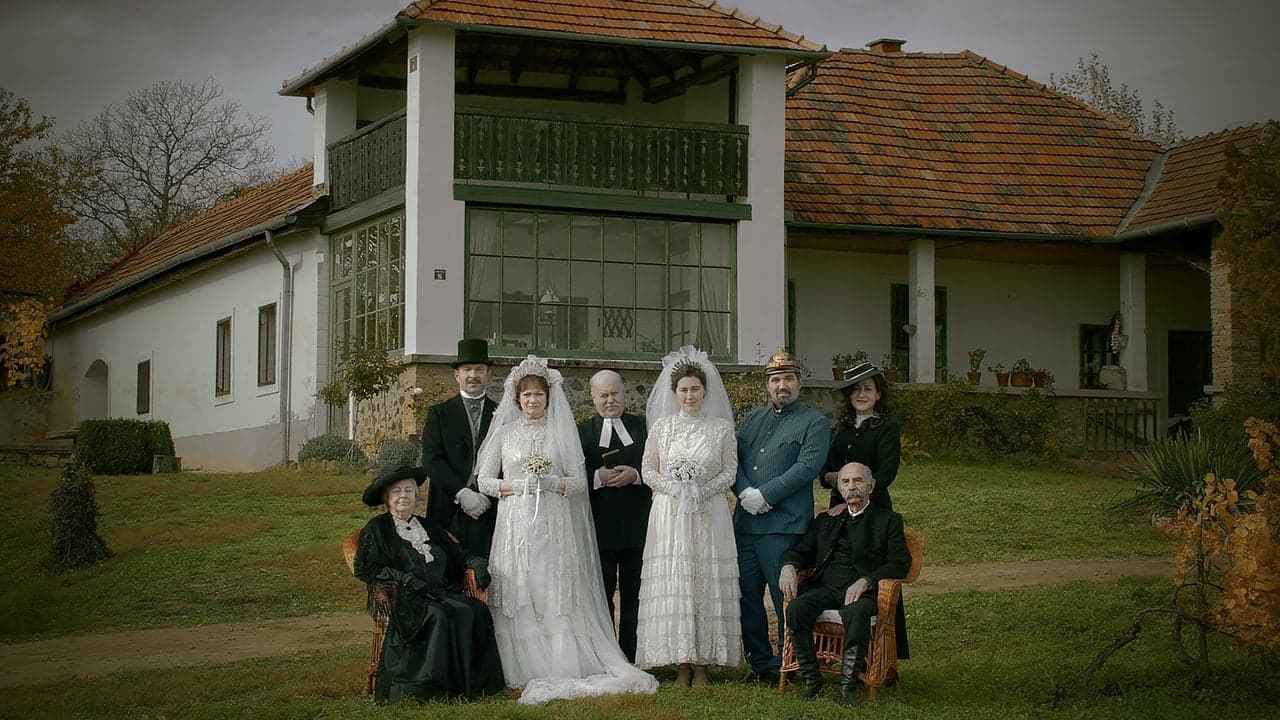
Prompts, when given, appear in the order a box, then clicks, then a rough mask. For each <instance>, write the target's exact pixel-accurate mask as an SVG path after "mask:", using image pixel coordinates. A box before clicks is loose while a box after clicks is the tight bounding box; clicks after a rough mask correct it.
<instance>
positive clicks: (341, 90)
mask: <svg viewBox="0 0 1280 720" xmlns="http://www.w3.org/2000/svg"><path fill="white" fill-rule="evenodd" d="M311 107H312V109H313V110H315V113H316V114H315V116H314V117H313V118H312V120H311V159H312V160H313V161H314V168H315V169H314V172H313V176H314V178H315V184H316V185H317V186H318V185H323V184H325V183H326V182H328V181H329V152H328V147H329V143H331V142H333V141H334V140H337V139H338V138H341V137H345V136H347V135H350V134H351V133H353V132H355V131H356V83H355V81H354V80H326V81H325V82H323V83H321V84H320V85H319V86H318V87H317V88H316V96H315V99H314V100H313V101H312V103H311Z"/></svg>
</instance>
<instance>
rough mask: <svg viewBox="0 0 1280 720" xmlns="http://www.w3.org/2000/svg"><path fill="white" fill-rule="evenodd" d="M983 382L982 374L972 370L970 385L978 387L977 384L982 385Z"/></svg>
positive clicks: (970, 372)
mask: <svg viewBox="0 0 1280 720" xmlns="http://www.w3.org/2000/svg"><path fill="white" fill-rule="evenodd" d="M981 382H982V373H980V372H977V371H975V370H970V371H969V384H970V385H977V384H979V383H981Z"/></svg>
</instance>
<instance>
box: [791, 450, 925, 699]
mask: <svg viewBox="0 0 1280 720" xmlns="http://www.w3.org/2000/svg"><path fill="white" fill-rule="evenodd" d="M875 484H876V481H875V478H873V477H872V476H871V468H869V467H867V466H866V465H863V464H862V463H857V462H851V463H848V464H847V465H845V466H844V467H842V468H840V474H839V478H838V480H837V483H836V490H837V491H838V492H839V493H840V495H841V497H843V498H844V500H845V502H846V503H848V507H847V509H846V510H845V511H844V512H842V513H839V514H838V515H834V516H833V515H830V514H828V513H823V514H821V515H819V516H818V517H817V518H815V519H814V521H813V525H812V526H811V527H810V528H809V532H807V533H806V534H805V536H804V537H803V538H802V539H801V540H800V542H798V543H796V545H795V546H794V547H792V548H791V549H790V550H788V551H786V552H784V553H783V554H782V572H781V574H780V576H779V579H778V585H779V586H780V587H781V589H782V592H783V595H784V596H786V597H787V598H788V599H790V600H791V604H790V606H789V607H788V608H787V629H788V630H790V631H791V633H792V636H791V643H792V647H793V648H794V649H795V656H796V662H797V663H798V664H799V665H800V677H801V679H803V680H804V687H805V695H806V697H810V698H813V697H817V696H818V694H819V693H821V692H822V675H821V674H820V673H819V672H818V656H817V653H816V652H815V651H814V647H813V634H812V633H813V625H814V623H815V622H816V621H817V619H818V616H819V615H821V614H822V612H823V611H824V610H836V609H838V610H839V611H840V618H841V620H842V621H843V622H844V657H843V661H842V662H841V668H840V702H841V703H842V704H845V705H851V704H853V702H854V692H855V690H856V688H857V686H858V685H861V684H862V683H861V681H860V680H859V679H858V674H859V673H860V672H862V669H863V665H864V663H865V662H866V657H867V643H868V641H869V640H870V638H871V618H872V616H874V615H875V614H876V593H877V583H879V581H880V580H881V579H883V578H901V577H904V576H905V575H906V574H907V571H908V570H909V569H910V567H911V554H910V551H908V550H907V541H906V537H905V536H904V535H903V529H902V516H901V515H899V514H898V513H896V512H894V511H892V510H889V509H886V508H883V507H880V506H877V505H872V504H870V503H869V502H868V498H870V497H871V492H872V490H873V489H874V488H875ZM796 568H813V574H812V575H811V576H809V579H808V580H806V581H805V582H804V585H803V586H800V587H797V582H796ZM898 619H899V621H901V620H902V619H903V614H902V613H901V612H899V613H898ZM898 637H899V646H898V649H899V652H898V655H899V657H906V653H905V648H906V631H905V628H899V634H898Z"/></svg>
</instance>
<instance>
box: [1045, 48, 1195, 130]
mask: <svg viewBox="0 0 1280 720" xmlns="http://www.w3.org/2000/svg"><path fill="white" fill-rule="evenodd" d="M1049 86H1050V87H1052V88H1053V89H1054V90H1057V91H1058V92H1060V93H1063V94H1064V95H1070V96H1071V97H1073V98H1075V99H1077V100H1080V101H1081V102H1084V103H1086V104H1088V105H1091V106H1093V107H1095V108H1097V109H1098V110H1101V111H1102V112H1104V113H1107V114H1108V115H1111V116H1113V117H1116V118H1119V119H1120V120H1123V121H1124V122H1126V123H1128V124H1129V128H1130V129H1131V130H1133V131H1134V132H1135V133H1137V134H1139V135H1142V136H1144V137H1147V138H1150V139H1152V140H1155V141H1156V142H1158V143H1160V144H1162V145H1172V144H1174V143H1176V142H1178V141H1180V140H1182V139H1183V135H1182V131H1180V130H1179V129H1178V124H1177V123H1176V122H1174V119H1173V111H1172V110H1168V109H1166V108H1165V106H1164V105H1163V104H1161V102H1160V101H1159V100H1154V101H1152V103H1151V104H1152V105H1153V107H1152V109H1151V115H1150V117H1148V116H1147V115H1146V108H1145V107H1144V105H1143V102H1142V96H1141V95H1139V94H1138V91H1137V90H1131V89H1129V86H1128V85H1127V84H1125V83H1120V87H1119V88H1116V87H1115V86H1114V85H1112V83H1111V70H1110V68H1108V67H1107V65H1106V63H1103V62H1102V61H1101V60H1099V59H1098V53H1092V54H1090V55H1089V61H1088V62H1085V59H1084V58H1079V59H1078V60H1077V61H1076V72H1074V73H1067V74H1066V75H1062V76H1056V75H1054V74H1053V73H1050V74H1049Z"/></svg>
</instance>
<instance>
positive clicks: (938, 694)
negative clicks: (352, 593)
mask: <svg viewBox="0 0 1280 720" xmlns="http://www.w3.org/2000/svg"><path fill="white" fill-rule="evenodd" d="M1166 595H1167V585H1166V584H1165V583H1160V582H1154V583H1152V582H1120V583H1113V584H1101V585H1099V584H1084V583H1081V584H1075V585H1069V586H1065V587H1060V588H1047V589H1029V590H1018V591H1009V592H1003V593H952V594H949V595H941V596H933V597H921V598H914V599H910V600H909V603H908V613H909V627H910V633H911V646H912V652H913V655H914V658H915V659H913V660H909V661H905V662H904V663H903V664H902V666H901V670H902V673H903V682H904V689H903V690H902V691H901V693H894V692H892V691H889V692H886V693H885V694H884V695H882V696H881V698H880V699H878V700H877V701H876V702H874V703H873V702H870V701H869V700H864V703H863V705H862V706H861V707H859V708H857V709H855V710H853V711H847V710H845V709H843V708H840V707H839V706H837V705H836V704H835V703H834V702H833V698H834V696H835V688H834V686H829V687H828V690H827V694H826V696H825V698H823V699H820V700H817V701H813V702H806V701H804V700H802V699H801V698H800V695H799V693H798V692H795V691H792V692H790V693H789V694H787V695H785V696H779V695H777V693H776V691H775V690H773V689H767V688H761V687H757V686H745V685H740V684H738V683H737V682H734V680H735V679H736V678H737V677H738V673H739V671H736V670H734V671H730V670H723V671H720V672H718V673H716V674H715V675H714V679H715V680H716V681H717V684H716V685H713V686H712V687H711V688H707V689H701V688H698V689H692V688H676V687H675V686H674V684H673V683H671V682H664V683H663V684H662V686H661V689H660V691H659V693H658V695H657V696H654V697H645V696H628V697H615V698H607V699H596V700H579V701H573V702H561V703H555V704H552V705H549V706H547V707H545V708H525V707H522V706H520V705H517V704H516V703H515V702H513V700H512V699H511V698H512V697H514V693H512V694H508V695H506V696H500V697H496V698H489V699H486V700H484V701H479V702H475V703H471V704H466V705H437V704H428V705H425V706H415V705H398V706H393V707H388V708H379V707H376V706H374V705H373V704H372V703H370V702H369V701H368V699H367V698H364V697H362V696H361V695H360V684H361V680H362V673H363V669H364V662H365V659H366V655H365V652H367V651H366V650H365V648H364V647H362V646H354V647H348V648H343V649H341V650H335V651H332V652H326V653H316V654H307V655H296V656H292V657H286V658H275V659H269V660H260V661H254V662H242V663H236V664H232V665H224V666H217V667H203V668H199V669H198V670H197V671H194V672H193V671H192V670H191V669H181V670H172V671H164V672H154V673H132V674H121V675H114V676H109V677H105V678H99V679H88V680H78V681H76V682H69V683H60V684H56V685H49V686H43V687H34V688H19V689H11V690H3V691H0V708H4V710H2V711H0V715H5V714H6V713H7V714H8V715H9V716H12V717H22V718H33V719H34V718H106V717H129V718H143V717H148V718H177V717H181V718H191V719H193V720H198V719H200V718H209V719H214V718H218V719H221V718H297V719H299V720H301V719H303V718H318V717H325V718H339V717H340V718H380V719H387V720H392V719H395V718H424V717H426V718H432V717H446V716H447V717H450V718H456V719H457V720H472V719H474V720H489V719H490V718H593V719H601V720H606V719H607V720H630V719H635V720H677V719H689V720H694V719H700V720H718V719H724V720H755V719H757V718H759V719H762V720H763V719H766V718H769V719H773V718H795V719H796V720H800V719H802V718H803V719H805V720H808V719H810V718H812V719H815V720H822V719H825V718H831V719H834V718H852V717H862V718H877V719H881V718H887V719H890V720H892V719H895V718H1009V719H1014V718H1044V717H1050V718H1062V719H1064V720H1068V719H1070V720H1076V719H1079V720H1092V719H1093V718H1102V719H1108V718H1171V719H1181V718H1188V719H1190V718H1204V717H1222V718H1232V719H1233V720H1244V719H1247V718H1271V717H1275V715H1274V712H1275V710H1274V708H1275V707H1276V706H1277V703H1280V691H1278V689H1277V685H1276V682H1275V680H1274V678H1275V665H1274V664H1273V665H1271V666H1269V667H1267V666H1264V665H1263V664H1262V661H1261V660H1260V659H1259V658H1258V657H1257V656H1253V655H1250V654H1249V653H1246V652H1244V651H1242V650H1239V649H1236V648H1234V647H1229V646H1227V645H1226V644H1225V643H1219V642H1215V643H1214V646H1213V652H1214V654H1213V657H1214V658H1215V671H1216V673H1217V675H1216V676H1215V677H1214V678H1212V679H1211V680H1210V682H1209V683H1208V684H1207V685H1206V686H1205V687H1204V688H1202V689H1201V690H1200V691H1199V692H1198V693H1197V694H1195V695H1187V694H1186V693H1185V692H1184V691H1183V689H1182V686H1181V678H1182V670H1181V666H1179V665H1178V664H1177V662H1176V661H1175V660H1174V659H1173V655H1172V651H1171V647H1170V644H1169V633H1168V625H1167V623H1162V622H1161V621H1155V622H1154V623H1153V624H1152V626H1151V629H1150V631H1149V633H1148V635H1147V636H1146V637H1144V638H1143V639H1142V640H1140V641H1139V642H1137V643H1135V644H1134V645H1132V646H1130V649H1127V650H1125V651H1124V652H1122V653H1120V654H1119V655H1118V656H1117V657H1115V658H1113V660H1112V661H1111V663H1110V664H1109V665H1108V666H1107V667H1106V668H1104V670H1103V672H1102V673H1101V674H1100V675H1099V676H1097V677H1096V678H1095V685H1096V686H1097V687H1099V688H1100V689H1101V691H1102V692H1101V695H1100V697H1098V698H1097V699H1095V700H1094V701H1093V702H1091V703H1089V704H1087V705H1078V704H1077V703H1076V700H1075V688H1076V682H1077V680H1078V677H1079V673H1080V671H1081V670H1082V669H1083V668H1084V667H1085V665H1087V664H1088V662H1089V660H1090V659H1091V658H1092V657H1093V655H1094V654H1095V653H1096V652H1097V651H1098V649H1099V648H1101V647H1102V646H1103V645H1105V644H1106V643H1107V642H1108V641H1110V640H1111V639H1112V638H1113V637H1114V636H1115V634H1116V633H1118V632H1120V631H1121V630H1122V629H1123V628H1124V627H1125V626H1126V625H1127V623H1128V619H1129V617H1130V616H1131V614H1132V612H1133V610H1135V609H1136V608H1139V607H1142V606H1146V605H1150V604H1155V603H1159V602H1161V601H1162V600H1164V599H1165V597H1166ZM659 677H660V679H663V680H667V681H669V680H671V679H672V678H671V673H669V672H668V673H660V674H659Z"/></svg>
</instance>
